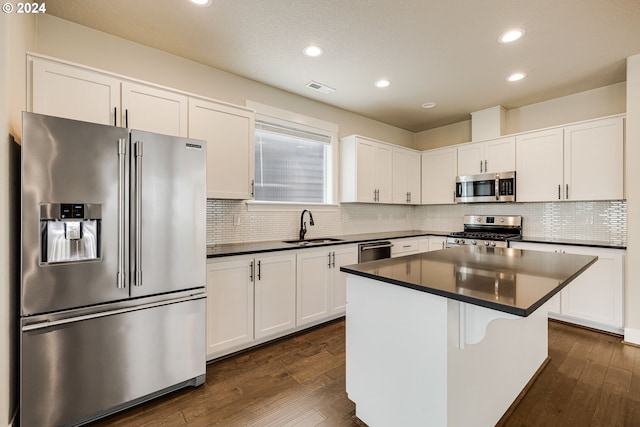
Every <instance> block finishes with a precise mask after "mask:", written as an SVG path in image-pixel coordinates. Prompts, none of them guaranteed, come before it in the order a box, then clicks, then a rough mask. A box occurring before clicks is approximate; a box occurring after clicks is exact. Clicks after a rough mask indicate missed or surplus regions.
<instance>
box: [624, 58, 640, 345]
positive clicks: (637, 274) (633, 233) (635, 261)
mask: <svg viewBox="0 0 640 427" xmlns="http://www.w3.org/2000/svg"><path fill="white" fill-rule="evenodd" d="M625 154H626V157H625V161H626V164H625V173H626V180H625V183H626V192H627V258H626V260H625V285H626V286H625V313H626V315H625V317H626V319H625V320H626V322H625V333H624V339H625V340H626V341H628V342H632V343H634V344H640V168H639V167H638V160H640V55H635V56H632V57H630V58H628V60H627V123H626V153H625Z"/></svg>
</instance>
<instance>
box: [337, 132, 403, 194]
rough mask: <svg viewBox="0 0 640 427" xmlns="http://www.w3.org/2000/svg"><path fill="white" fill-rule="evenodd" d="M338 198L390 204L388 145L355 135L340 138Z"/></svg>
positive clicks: (390, 157) (390, 156)
mask: <svg viewBox="0 0 640 427" xmlns="http://www.w3.org/2000/svg"><path fill="white" fill-rule="evenodd" d="M340 153H341V162H340V163H341V172H342V173H341V187H342V191H341V201H342V202H360V203H391V201H392V197H391V181H392V177H391V174H392V172H391V171H392V164H393V162H392V150H391V145H389V144H385V143H383V142H379V141H375V140H372V139H369V138H365V137H362V136H358V135H351V136H347V137H345V138H342V139H340Z"/></svg>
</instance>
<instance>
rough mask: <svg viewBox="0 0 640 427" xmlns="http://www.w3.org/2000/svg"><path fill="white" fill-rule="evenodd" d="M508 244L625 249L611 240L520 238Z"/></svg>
mask: <svg viewBox="0 0 640 427" xmlns="http://www.w3.org/2000/svg"><path fill="white" fill-rule="evenodd" d="M509 241H510V242H528V243H549V244H553V245H567V246H587V247H591V248H605V249H627V244H626V242H621V241H619V240H618V241H613V240H579V239H553V238H549V237H534V236H522V237H520V238H516V239H509Z"/></svg>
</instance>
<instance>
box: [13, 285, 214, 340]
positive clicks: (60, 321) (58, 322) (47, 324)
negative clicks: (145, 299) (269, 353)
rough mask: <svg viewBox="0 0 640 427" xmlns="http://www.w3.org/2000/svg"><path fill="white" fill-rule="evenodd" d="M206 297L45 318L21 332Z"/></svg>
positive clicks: (27, 326)
mask: <svg viewBox="0 0 640 427" xmlns="http://www.w3.org/2000/svg"><path fill="white" fill-rule="evenodd" d="M206 297H207V294H206V293H199V294H195V295H189V296H185V297H180V298H173V299H168V300H162V301H157V302H150V303H147V304H140V305H135V306H132V307H124V308H118V309H114V310H107V311H98V312H96V313H89V314H83V315H75V316H69V317H65V318H62V319H57V320H45V321H42V322H37V323H31V324H29V325H25V326H23V327H22V332H29V331H35V330H38V329H45V328H52V327H54V326H59V325H66V324H68V323H75V322H80V321H85V320H91V319H98V318H100V317H106V316H113V315H114V314H123V313H129V312H132V311H138V310H146V309H149V308H154V307H160V306H163V305H168V304H177V303H181V302H186V301H192V300H197V299H202V298H206Z"/></svg>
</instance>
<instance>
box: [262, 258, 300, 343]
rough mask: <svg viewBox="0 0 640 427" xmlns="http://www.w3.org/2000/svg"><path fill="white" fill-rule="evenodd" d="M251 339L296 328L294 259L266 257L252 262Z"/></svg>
mask: <svg viewBox="0 0 640 427" xmlns="http://www.w3.org/2000/svg"><path fill="white" fill-rule="evenodd" d="M253 280H254V286H255V287H254V293H255V337H256V339H258V338H263V337H266V336H269V335H274V334H276V333H278V332H282V331H286V330H287V329H292V328H294V327H295V326H296V256H295V255H294V254H287V255H269V256H262V257H260V258H256V259H255V260H254V277H253Z"/></svg>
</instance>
